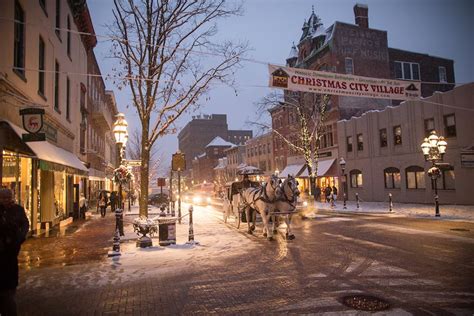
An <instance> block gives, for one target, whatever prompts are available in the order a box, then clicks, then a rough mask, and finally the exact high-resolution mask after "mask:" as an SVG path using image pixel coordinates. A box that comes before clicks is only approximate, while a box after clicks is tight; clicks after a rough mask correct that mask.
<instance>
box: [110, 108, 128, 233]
mask: <svg viewBox="0 0 474 316" xmlns="http://www.w3.org/2000/svg"><path fill="white" fill-rule="evenodd" d="M116 118H117V120H116V121H115V123H114V128H113V133H114V137H115V142H116V143H117V158H118V161H117V163H118V166H119V167H120V166H121V165H122V160H123V149H124V148H125V146H126V145H127V140H128V132H127V126H128V123H127V121H126V120H125V114H123V113H119V114H117V115H116ZM118 190H119V191H118V205H119V208H120V209H121V210H122V212H123V208H122V182H121V181H119V188H118ZM115 219H116V227H118V226H119V218H118V217H117V216H115Z"/></svg>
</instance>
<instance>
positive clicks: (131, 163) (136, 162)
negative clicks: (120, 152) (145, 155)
mask: <svg viewBox="0 0 474 316" xmlns="http://www.w3.org/2000/svg"><path fill="white" fill-rule="evenodd" d="M124 162H125V165H127V166H132V167H140V166H141V165H142V161H141V160H125V161H124Z"/></svg>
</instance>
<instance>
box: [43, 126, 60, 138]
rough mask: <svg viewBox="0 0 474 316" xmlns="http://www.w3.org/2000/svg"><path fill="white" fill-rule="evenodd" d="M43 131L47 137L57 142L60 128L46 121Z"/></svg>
mask: <svg viewBox="0 0 474 316" xmlns="http://www.w3.org/2000/svg"><path fill="white" fill-rule="evenodd" d="M43 132H44V133H45V134H46V138H47V139H49V140H51V141H53V142H55V143H56V142H57V141H58V130H57V129H55V128H54V127H52V126H51V125H49V124H48V123H47V122H45V123H44V126H43Z"/></svg>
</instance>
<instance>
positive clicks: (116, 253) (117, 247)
mask: <svg viewBox="0 0 474 316" xmlns="http://www.w3.org/2000/svg"><path fill="white" fill-rule="evenodd" d="M120 255H121V253H120V233H119V231H118V229H116V230H115V235H114V243H113V246H112V251H109V254H108V256H109V257H116V256H120Z"/></svg>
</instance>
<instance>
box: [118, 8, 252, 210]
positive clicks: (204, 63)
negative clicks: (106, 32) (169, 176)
mask: <svg viewBox="0 0 474 316" xmlns="http://www.w3.org/2000/svg"><path fill="white" fill-rule="evenodd" d="M114 4H115V7H114V10H113V14H114V17H115V21H114V26H113V27H112V33H113V36H114V38H115V39H116V40H115V42H114V45H113V55H114V57H116V58H117V59H118V60H119V63H118V66H117V70H118V71H119V76H120V77H121V78H126V80H124V81H121V82H117V84H118V85H119V88H121V87H122V86H124V85H127V86H128V87H129V88H130V91H131V93H132V96H133V105H134V107H135V109H136V111H137V113H138V117H139V119H140V122H141V128H142V137H141V142H140V143H141V160H142V168H141V179H142V181H141V185H140V187H141V194H140V201H139V202H140V215H141V216H148V208H147V200H148V173H149V169H150V167H149V161H150V151H151V148H152V146H153V144H154V143H155V142H156V140H157V139H158V138H159V137H161V136H163V135H165V134H166V133H167V131H168V129H169V128H170V127H172V126H173V124H174V122H175V121H176V119H177V118H178V117H179V116H180V115H181V114H182V113H183V112H185V111H186V110H187V109H188V108H190V107H191V106H193V105H196V106H197V105H198V104H199V100H200V98H201V97H202V96H203V95H204V94H206V93H207V92H208V91H209V88H210V84H211V83H214V82H221V83H224V84H227V85H230V86H232V85H233V76H232V75H233V72H234V71H235V69H236V68H237V67H238V66H239V63H240V59H241V57H242V56H243V54H244V53H245V52H246V50H247V45H246V44H242V43H233V42H225V43H221V44H217V43H213V42H211V38H212V36H213V35H215V34H216V32H217V27H216V24H215V23H216V22H217V21H218V20H219V19H221V18H226V17H230V16H234V15H238V14H240V12H241V4H240V3H239V4H236V2H234V1H225V0H200V1H196V0H114Z"/></svg>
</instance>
